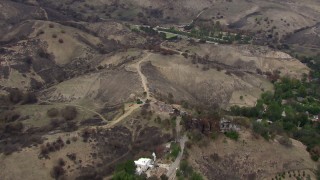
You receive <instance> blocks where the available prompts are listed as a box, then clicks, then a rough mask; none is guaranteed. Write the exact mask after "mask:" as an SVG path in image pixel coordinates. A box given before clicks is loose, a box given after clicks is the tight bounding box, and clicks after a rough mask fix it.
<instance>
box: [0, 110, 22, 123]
mask: <svg viewBox="0 0 320 180" xmlns="http://www.w3.org/2000/svg"><path fill="white" fill-rule="evenodd" d="M19 117H20V114H19V113H18V112H16V111H10V110H8V111H5V112H3V113H2V114H0V119H2V120H4V122H6V123H8V122H13V121H16V120H17V119H18V118H19Z"/></svg>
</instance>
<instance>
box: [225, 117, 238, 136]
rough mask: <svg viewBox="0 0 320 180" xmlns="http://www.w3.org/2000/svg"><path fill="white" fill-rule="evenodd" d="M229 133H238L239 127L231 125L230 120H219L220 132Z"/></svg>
mask: <svg viewBox="0 0 320 180" xmlns="http://www.w3.org/2000/svg"><path fill="white" fill-rule="evenodd" d="M229 131H240V127H239V126H238V125H236V124H233V123H232V122H231V121H230V120H227V119H225V118H222V119H221V120H220V132H223V133H225V132H229Z"/></svg>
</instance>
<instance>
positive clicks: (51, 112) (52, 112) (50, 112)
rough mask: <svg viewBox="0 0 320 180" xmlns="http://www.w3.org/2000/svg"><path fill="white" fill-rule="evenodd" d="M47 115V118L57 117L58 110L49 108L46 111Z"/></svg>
mask: <svg viewBox="0 0 320 180" xmlns="http://www.w3.org/2000/svg"><path fill="white" fill-rule="evenodd" d="M47 115H48V116H49V117H51V118H52V117H57V116H58V115H59V110H58V109H56V108H51V109H49V110H48V111H47Z"/></svg>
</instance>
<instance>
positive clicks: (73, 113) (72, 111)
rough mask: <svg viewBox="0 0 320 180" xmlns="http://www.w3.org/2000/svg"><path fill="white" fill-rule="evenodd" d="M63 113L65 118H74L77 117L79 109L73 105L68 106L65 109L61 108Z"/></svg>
mask: <svg viewBox="0 0 320 180" xmlns="http://www.w3.org/2000/svg"><path fill="white" fill-rule="evenodd" d="M61 115H62V117H63V118H64V119H65V120H73V119H74V118H76V117H77V115H78V111H77V109H76V108H75V107H73V106H66V107H65V108H64V109H62V110H61Z"/></svg>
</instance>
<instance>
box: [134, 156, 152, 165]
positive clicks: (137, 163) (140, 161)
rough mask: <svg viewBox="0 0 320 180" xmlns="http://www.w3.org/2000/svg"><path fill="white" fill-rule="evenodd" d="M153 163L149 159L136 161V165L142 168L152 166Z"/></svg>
mask: <svg viewBox="0 0 320 180" xmlns="http://www.w3.org/2000/svg"><path fill="white" fill-rule="evenodd" d="M151 162H152V159H149V158H140V159H139V160H137V161H134V163H135V164H136V165H141V166H147V165H149V164H151Z"/></svg>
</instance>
